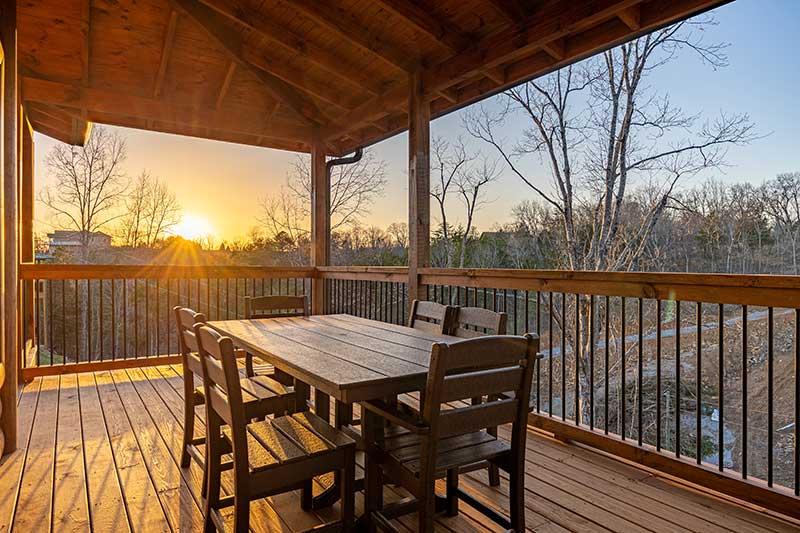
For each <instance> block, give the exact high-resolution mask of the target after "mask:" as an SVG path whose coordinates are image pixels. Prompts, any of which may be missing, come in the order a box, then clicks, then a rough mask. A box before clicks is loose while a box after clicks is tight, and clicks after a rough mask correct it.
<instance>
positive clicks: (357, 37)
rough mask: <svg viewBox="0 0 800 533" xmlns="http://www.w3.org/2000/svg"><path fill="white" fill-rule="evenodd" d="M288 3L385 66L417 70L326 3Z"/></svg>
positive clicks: (411, 60)
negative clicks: (376, 58)
mask: <svg viewBox="0 0 800 533" xmlns="http://www.w3.org/2000/svg"><path fill="white" fill-rule="evenodd" d="M288 2H289V4H290V5H291V6H293V7H295V8H297V9H298V10H299V11H301V12H302V14H303V15H304V16H306V17H308V18H309V19H311V20H313V21H314V22H316V23H317V24H319V25H321V26H324V27H326V28H328V29H329V30H330V31H333V32H335V33H336V34H337V35H339V37H341V38H343V39H345V40H347V41H349V42H350V43H352V44H353V45H355V46H358V47H359V48H361V49H362V50H365V51H367V52H369V53H371V54H373V55H375V56H376V57H378V58H380V59H382V60H383V61H385V62H386V63H387V64H389V65H392V66H394V67H397V68H398V69H400V70H403V71H406V72H412V71H414V70H415V69H416V68H417V64H418V63H419V61H418V59H415V58H410V57H409V56H410V54H409V53H408V52H406V51H403V50H398V49H396V48H395V47H393V46H391V45H389V44H387V43H384V42H382V41H381V38H380V35H377V34H375V33H374V32H370V31H369V30H367V29H366V28H364V27H363V26H361V24H360V23H359V22H358V21H357V20H354V19H353V17H352V15H350V14H349V13H348V12H347V11H345V10H343V9H341V8H338V7H336V6H333V5H332V4H329V3H322V2H315V1H314V0H288Z"/></svg>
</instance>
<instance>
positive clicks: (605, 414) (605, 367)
mask: <svg viewBox="0 0 800 533" xmlns="http://www.w3.org/2000/svg"><path fill="white" fill-rule="evenodd" d="M609 304H610V299H609V297H608V296H606V317H605V318H606V331H605V333H604V335H603V338H604V340H605V361H604V362H603V372H604V384H605V385H604V390H603V394H604V395H605V399H604V400H603V428H604V431H605V434H606V435H608V359H609V350H610V348H609V344H610V343H609V342H608V332H609V327H610V326H611V323H610V320H611V318H610V316H611V308H610V307H609Z"/></svg>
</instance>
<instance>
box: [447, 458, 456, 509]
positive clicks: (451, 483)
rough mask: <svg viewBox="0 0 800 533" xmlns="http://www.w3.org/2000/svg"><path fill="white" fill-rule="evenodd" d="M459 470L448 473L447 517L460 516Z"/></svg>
mask: <svg viewBox="0 0 800 533" xmlns="http://www.w3.org/2000/svg"><path fill="white" fill-rule="evenodd" d="M457 491H458V468H452V469H450V470H448V471H447V516H458V494H457Z"/></svg>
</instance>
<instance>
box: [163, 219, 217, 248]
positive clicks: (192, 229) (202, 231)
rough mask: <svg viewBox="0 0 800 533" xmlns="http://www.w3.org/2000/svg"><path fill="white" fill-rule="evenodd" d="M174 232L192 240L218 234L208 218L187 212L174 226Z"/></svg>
mask: <svg viewBox="0 0 800 533" xmlns="http://www.w3.org/2000/svg"><path fill="white" fill-rule="evenodd" d="M172 233H173V234H174V235H178V236H179V237H183V238H184V239H189V240H192V241H193V240H197V239H203V238H205V237H213V236H214V235H215V234H216V232H215V230H214V227H213V226H212V225H211V223H210V222H209V221H208V219H206V218H204V217H201V216H198V215H195V214H194V213H185V214H184V215H183V217H182V218H181V221H180V222H178V224H177V225H176V226H175V227H174V228H172Z"/></svg>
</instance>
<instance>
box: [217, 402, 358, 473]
mask: <svg viewBox="0 0 800 533" xmlns="http://www.w3.org/2000/svg"><path fill="white" fill-rule="evenodd" d="M222 434H223V436H224V437H225V439H226V440H227V441H228V443H229V444H231V445H232V444H233V443H232V437H231V429H230V428H229V427H228V426H225V427H223V429H222ZM354 446H355V441H354V440H353V439H351V438H350V437H348V436H347V435H345V434H344V433H342V432H341V431H339V430H337V429H335V428H333V427H331V426H330V425H328V423H327V422H325V421H324V420H322V419H321V418H319V417H318V416H317V415H315V414H313V413H311V412H302V413H295V414H292V415H286V416H279V417H275V418H271V419H267V420H264V421H259V422H254V423H252V424H248V425H247V455H248V457H247V460H248V465H249V467H250V470H251V472H264V471H266V470H269V469H271V468H274V467H277V466H283V465H288V464H292V463H295V462H299V461H303V460H306V459H310V458H319V457H324V456H326V455H330V454H334V453H336V452H338V451H339V450H341V449H342V448H346V447H354Z"/></svg>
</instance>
